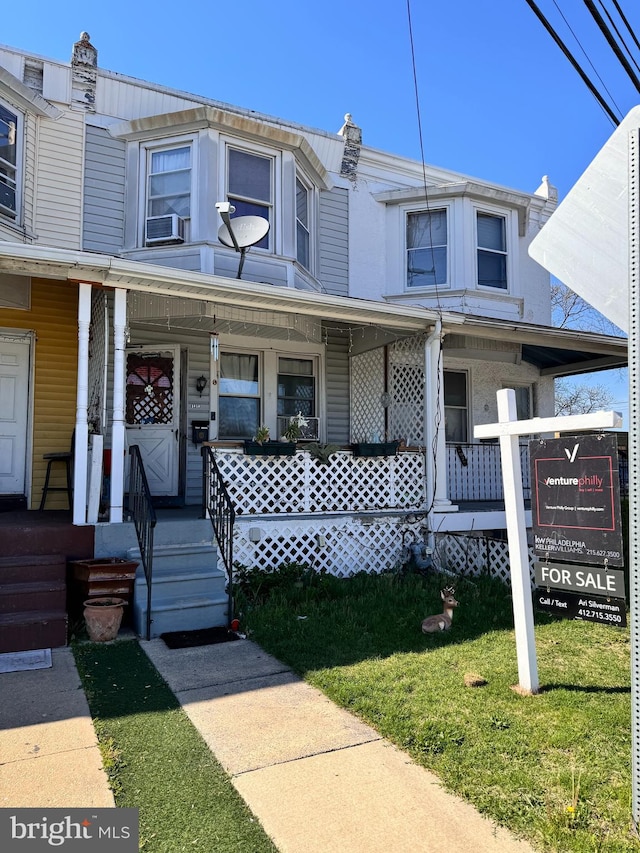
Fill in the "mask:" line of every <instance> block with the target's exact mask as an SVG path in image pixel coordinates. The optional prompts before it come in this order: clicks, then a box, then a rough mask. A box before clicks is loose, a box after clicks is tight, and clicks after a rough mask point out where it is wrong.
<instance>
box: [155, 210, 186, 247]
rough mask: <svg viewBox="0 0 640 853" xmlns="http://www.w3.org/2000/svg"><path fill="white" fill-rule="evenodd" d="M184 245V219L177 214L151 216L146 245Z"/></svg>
mask: <svg viewBox="0 0 640 853" xmlns="http://www.w3.org/2000/svg"><path fill="white" fill-rule="evenodd" d="M156 243H184V219H182V218H181V217H180V216H178V214H177V213H169V214H167V215H166V216H149V217H148V218H147V222H146V234H145V245H147V246H153V245H155V244H156Z"/></svg>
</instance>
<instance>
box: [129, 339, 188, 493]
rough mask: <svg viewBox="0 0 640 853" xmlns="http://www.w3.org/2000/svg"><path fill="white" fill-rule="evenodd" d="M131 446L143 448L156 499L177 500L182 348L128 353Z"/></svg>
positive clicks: (142, 452)
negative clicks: (171, 498)
mask: <svg viewBox="0 0 640 853" xmlns="http://www.w3.org/2000/svg"><path fill="white" fill-rule="evenodd" d="M126 425H127V442H128V443H129V445H132V444H137V445H138V446H139V448H140V453H141V455H142V461H143V464H144V469H145V472H146V475H147V480H148V482H149V489H150V490H151V494H152V495H157V496H176V495H177V494H178V482H179V477H178V475H179V467H180V466H179V453H180V441H179V438H180V435H179V427H180V348H179V347H166V348H164V349H162V350H158V349H157V348H155V349H153V348H151V347H140V348H138V349H136V350H128V351H127V381H126Z"/></svg>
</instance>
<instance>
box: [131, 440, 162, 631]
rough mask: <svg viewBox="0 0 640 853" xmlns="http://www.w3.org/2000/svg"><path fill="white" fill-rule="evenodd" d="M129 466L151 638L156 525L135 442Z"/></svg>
mask: <svg viewBox="0 0 640 853" xmlns="http://www.w3.org/2000/svg"><path fill="white" fill-rule="evenodd" d="M129 456H130V457H131V467H130V470H129V512H130V514H131V517H132V518H133V523H134V525H135V528H136V536H137V537H138V545H139V546H140V559H141V561H142V568H143V569H144V576H145V579H146V581H147V632H146V639H147V640H150V639H151V582H152V578H153V529H154V527H155V526H156V511H155V509H154V508H153V504H152V503H151V492H150V491H149V483H148V482H147V475H146V474H145V470H144V465H143V464H142V455H141V454H140V448H139V447H138V445H137V444H134V445H132V446H131V447H130V448H129Z"/></svg>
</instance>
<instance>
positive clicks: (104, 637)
mask: <svg viewBox="0 0 640 853" xmlns="http://www.w3.org/2000/svg"><path fill="white" fill-rule="evenodd" d="M125 604H126V601H125V600H124V598H111V597H108V596H105V597H104V598H89V599H87V601H85V602H84V621H85V625H86V626H87V633H88V634H89V639H90V640H91V641H92V642H94V643H106V642H108V641H109V640H115V638H116V637H117V636H118V631H119V630H120V624H121V622H122V611H123V608H124V606H125Z"/></svg>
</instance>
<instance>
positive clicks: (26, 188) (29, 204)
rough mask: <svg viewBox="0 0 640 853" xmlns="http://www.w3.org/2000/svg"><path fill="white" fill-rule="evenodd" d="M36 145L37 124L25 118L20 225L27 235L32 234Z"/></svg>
mask: <svg viewBox="0 0 640 853" xmlns="http://www.w3.org/2000/svg"><path fill="white" fill-rule="evenodd" d="M37 144H38V123H37V120H36V119H35V118H34V117H33V116H27V118H26V121H25V133H24V157H23V160H22V162H23V163H24V176H23V181H22V187H23V194H22V224H23V225H24V228H25V231H26V232H27V233H28V234H33V232H34V212H33V211H34V205H35V192H36V163H37V159H38V157H37Z"/></svg>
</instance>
